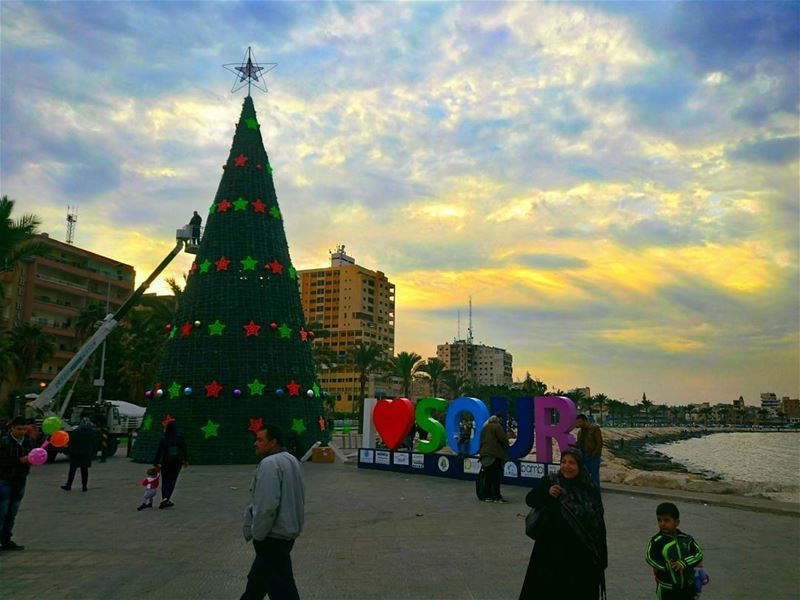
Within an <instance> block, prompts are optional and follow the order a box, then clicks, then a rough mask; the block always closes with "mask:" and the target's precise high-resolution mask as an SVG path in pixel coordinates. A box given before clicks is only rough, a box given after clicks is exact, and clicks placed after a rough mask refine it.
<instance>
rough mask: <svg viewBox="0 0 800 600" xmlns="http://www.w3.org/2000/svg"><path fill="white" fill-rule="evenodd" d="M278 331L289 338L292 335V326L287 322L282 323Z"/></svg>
mask: <svg viewBox="0 0 800 600" xmlns="http://www.w3.org/2000/svg"><path fill="white" fill-rule="evenodd" d="M278 331H280V333H281V337H282V338H286V339H287V340H288V339H289V336H291V335H292V328H291V327H289V326H288V325H287V324H286V323H281V326H280V327H278Z"/></svg>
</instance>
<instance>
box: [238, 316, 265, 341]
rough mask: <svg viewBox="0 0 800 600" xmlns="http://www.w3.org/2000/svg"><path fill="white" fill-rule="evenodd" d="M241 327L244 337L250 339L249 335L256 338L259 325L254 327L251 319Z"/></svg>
mask: <svg viewBox="0 0 800 600" xmlns="http://www.w3.org/2000/svg"><path fill="white" fill-rule="evenodd" d="M242 327H244V331H245V337H250V336H251V335H254V336H256V337H258V330H259V329H261V325H256V324H255V323H254V322H253V319H250V322H249V323H248V324H247V325H243V326H242Z"/></svg>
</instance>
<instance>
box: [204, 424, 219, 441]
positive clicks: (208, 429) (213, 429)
mask: <svg viewBox="0 0 800 600" xmlns="http://www.w3.org/2000/svg"><path fill="white" fill-rule="evenodd" d="M218 429H219V423H214V421H212V420H211V419H209V420H208V423H206V424H205V426H204V427H201V428H200V431H202V432H203V433H204V434H205V436H206V439H208V438H210V437H219V433H217V430H218Z"/></svg>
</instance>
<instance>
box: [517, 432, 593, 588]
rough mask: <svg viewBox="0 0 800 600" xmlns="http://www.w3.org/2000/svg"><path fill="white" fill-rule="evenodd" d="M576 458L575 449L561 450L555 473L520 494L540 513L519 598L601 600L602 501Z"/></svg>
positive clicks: (577, 456)
mask: <svg viewBox="0 0 800 600" xmlns="http://www.w3.org/2000/svg"><path fill="white" fill-rule="evenodd" d="M582 462H583V455H582V453H581V451H580V450H578V449H576V448H567V449H566V450H564V451H563V452H562V453H561V467H560V469H559V471H558V473H554V474H552V475H548V476H546V477H543V478H542V479H540V480H539V483H538V484H537V485H536V487H534V488H533V489H532V490H531V491H530V492H529V493H528V495H527V497H526V498H525V503H526V504H527V505H528V506H530V507H531V508H533V509H543V513H542V515H541V517H540V519H541V524H540V525H539V528H538V532H537V534H536V543H535V544H534V546H533V552H531V559H530V562H529V563H528V570H527V572H526V573H525V581H524V582H523V584H522V590H521V592H520V595H519V598H520V600H538V599H539V598H565V599H567V598H568V599H569V600H597V599H598V598H605V587H606V583H605V581H606V580H605V570H606V567H607V566H608V550H607V547H606V524H605V519H604V517H603V501H602V500H601V499H600V492H599V491H598V489H597V487H596V486H595V485H594V482H593V481H592V478H591V477H590V476H589V473H588V471H587V470H586V469H585V468H584V467H583V465H582Z"/></svg>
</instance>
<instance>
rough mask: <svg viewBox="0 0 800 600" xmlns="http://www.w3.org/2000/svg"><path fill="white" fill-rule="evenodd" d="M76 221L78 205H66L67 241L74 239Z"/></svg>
mask: <svg viewBox="0 0 800 600" xmlns="http://www.w3.org/2000/svg"><path fill="white" fill-rule="evenodd" d="M77 222H78V207H77V206H67V243H68V244H71V243H73V242H74V241H75V224H76V223H77Z"/></svg>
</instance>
